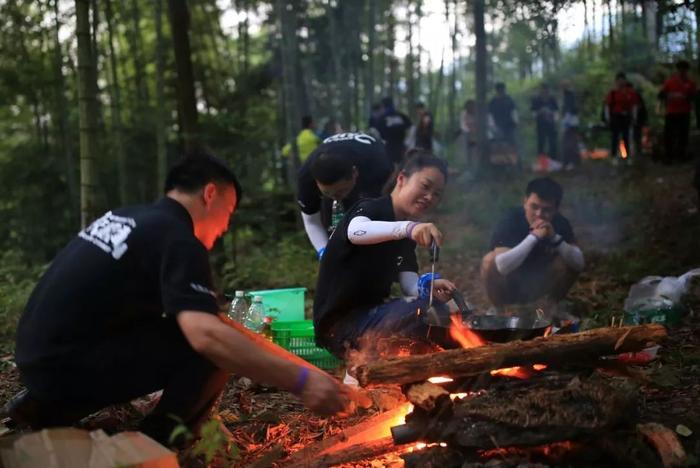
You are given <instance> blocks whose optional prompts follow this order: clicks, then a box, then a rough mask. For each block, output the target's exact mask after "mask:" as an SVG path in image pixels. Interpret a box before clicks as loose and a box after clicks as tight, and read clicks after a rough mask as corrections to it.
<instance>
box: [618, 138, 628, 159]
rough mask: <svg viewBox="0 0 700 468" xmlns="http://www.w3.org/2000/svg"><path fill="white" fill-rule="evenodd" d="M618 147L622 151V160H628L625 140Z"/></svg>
mask: <svg viewBox="0 0 700 468" xmlns="http://www.w3.org/2000/svg"><path fill="white" fill-rule="evenodd" d="M618 146H619V149H620V157H621V158H622V159H627V148H625V142H624V140H620V144H619V145H618Z"/></svg>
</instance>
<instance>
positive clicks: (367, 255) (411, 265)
mask: <svg viewBox="0 0 700 468" xmlns="http://www.w3.org/2000/svg"><path fill="white" fill-rule="evenodd" d="M356 216H366V217H367V218H369V219H371V220H372V221H396V219H395V217H394V208H393V206H392V204H391V198H390V197H382V198H376V199H372V200H369V199H367V200H361V201H360V202H358V203H357V204H356V205H354V206H353V207H352V208H351V209H350V210H349V212H348V213H347V214H346V215H345V217H344V218H343V220H342V221H341V222H340V225H339V226H338V228H337V229H336V230H335V232H334V233H333V235H332V236H331V237H330V239H329V241H328V246H327V247H326V252H325V253H324V255H323V258H322V259H321V270H320V272H319V275H318V282H317V284H316V296H315V298H314V325H315V326H316V330H317V333H319V332H320V333H323V331H324V330H326V329H327V328H328V327H329V326H331V325H332V324H333V323H334V322H335V321H336V320H338V319H339V318H342V317H343V316H347V315H349V314H351V313H356V312H357V311H362V310H363V309H368V308H371V307H374V306H376V305H379V304H381V303H382V302H384V300H385V299H387V298H388V297H389V294H390V291H391V285H392V283H394V282H396V281H398V276H399V272H401V271H418V262H417V260H416V252H415V250H416V243H415V242H413V241H412V240H409V239H401V240H395V241H389V242H381V243H379V244H372V245H354V244H351V243H350V241H349V240H348V235H347V231H348V224H350V220H352V219H353V218H355V217H356Z"/></svg>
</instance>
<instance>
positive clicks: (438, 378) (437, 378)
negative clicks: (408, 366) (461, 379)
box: [428, 377, 454, 384]
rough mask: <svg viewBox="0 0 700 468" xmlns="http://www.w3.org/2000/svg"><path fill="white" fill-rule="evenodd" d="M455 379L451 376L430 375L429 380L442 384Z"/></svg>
mask: <svg viewBox="0 0 700 468" xmlns="http://www.w3.org/2000/svg"><path fill="white" fill-rule="evenodd" d="M453 381H454V380H453V379H451V378H449V377H430V378H429V379H428V382H430V383H434V384H441V383H448V382H453Z"/></svg>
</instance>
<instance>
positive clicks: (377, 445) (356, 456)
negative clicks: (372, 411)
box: [285, 437, 408, 468]
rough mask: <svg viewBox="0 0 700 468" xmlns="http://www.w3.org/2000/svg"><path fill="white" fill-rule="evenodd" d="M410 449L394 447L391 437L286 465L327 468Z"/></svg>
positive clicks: (292, 467) (294, 467)
mask: <svg viewBox="0 0 700 468" xmlns="http://www.w3.org/2000/svg"><path fill="white" fill-rule="evenodd" d="M407 448H408V446H407V445H394V441H393V440H392V438H391V437H384V438H382V439H376V440H372V441H368V442H362V443H359V444H355V445H351V446H349V447H347V448H345V449H343V450H338V451H336V452H331V453H327V454H324V455H320V456H318V457H317V458H315V459H313V460H310V461H308V462H305V463H299V464H294V465H285V466H288V467H289V468H302V467H303V468H308V467H313V468H325V467H329V466H336V465H340V464H343V463H349V462H355V461H360V460H367V459H369V458H377V457H379V456H381V455H385V454H387V453H392V452H398V453H403V452H404V451H405V450H406V449H407Z"/></svg>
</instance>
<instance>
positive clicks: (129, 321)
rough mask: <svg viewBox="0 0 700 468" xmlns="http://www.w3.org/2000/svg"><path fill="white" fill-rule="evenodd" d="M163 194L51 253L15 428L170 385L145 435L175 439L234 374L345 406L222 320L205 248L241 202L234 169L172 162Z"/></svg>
mask: <svg viewBox="0 0 700 468" xmlns="http://www.w3.org/2000/svg"><path fill="white" fill-rule="evenodd" d="M165 192H166V196H165V198H163V199H162V200H160V201H159V202H157V203H155V204H153V205H147V206H135V207H127V208H121V209H118V210H114V211H109V212H107V213H106V214H105V215H103V216H102V217H100V218H99V219H97V220H96V221H94V222H93V223H92V224H91V225H90V226H88V227H87V228H86V229H84V230H82V231H80V233H79V234H78V235H77V236H76V237H75V238H74V239H73V240H71V241H70V242H69V243H68V245H67V246H66V247H65V248H64V249H63V250H62V251H61V252H60V253H59V254H58V255H57V257H56V258H55V259H54V261H53V262H52V264H51V266H50V267H49V269H48V270H47V271H46V273H45V274H44V275H43V277H42V278H41V279H40V281H39V283H38V284H37V286H36V288H35V289H34V292H33V293H32V295H31V297H30V299H29V302H28V303H27V306H26V308H25V311H24V314H23V315H22V317H21V319H20V322H19V326H18V329H17V346H16V361H17V367H18V368H19V372H20V376H21V379H22V382H23V383H24V385H25V386H26V387H27V390H25V391H23V392H21V393H20V394H19V395H17V396H16V397H15V398H14V399H13V400H11V401H10V402H9V403H8V404H7V405H6V407H5V413H6V414H7V415H9V416H10V417H11V418H12V420H14V422H15V423H16V424H17V425H19V426H29V427H31V428H33V429H40V428H44V427H51V426H64V425H70V424H74V423H76V422H77V421H78V420H80V419H81V418H82V417H84V416H87V415H89V414H90V413H92V412H95V411H96V410H99V409H101V408H103V407H105V406H108V405H111V404H115V403H123V402H127V401H129V400H131V399H133V398H136V397H139V396H142V395H145V394H148V393H151V392H154V391H157V390H159V389H163V395H162V397H161V399H160V401H159V403H158V405H157V406H156V408H155V409H154V410H153V411H152V413H151V414H150V415H148V416H147V417H146V418H145V419H144V420H143V422H142V427H141V430H142V431H143V432H145V433H146V434H148V435H150V436H151V437H153V438H154V439H156V440H158V441H159V442H161V443H164V444H169V442H170V441H169V437H170V435H171V434H172V433H173V429H174V428H175V426H176V425H177V424H179V423H178V420H179V421H182V422H184V424H186V425H187V426H188V427H189V428H190V430H192V431H193V432H196V431H197V429H198V427H199V425H200V424H201V422H203V420H205V419H206V418H207V417H208V415H209V412H210V409H211V407H212V405H213V404H214V402H215V401H216V399H217V398H218V395H219V394H220V393H221V391H222V389H223V387H224V385H225V384H226V382H227V381H228V375H229V373H230V372H235V373H240V374H242V375H247V376H249V377H251V378H252V379H254V380H258V381H264V382H267V383H270V384H273V385H276V386H278V387H280V388H283V389H287V390H292V391H294V392H295V393H297V394H298V395H299V396H300V398H301V399H302V401H303V402H304V403H305V404H306V405H307V406H309V407H310V408H312V409H315V410H318V411H320V412H325V413H333V412H336V411H339V410H340V409H341V408H342V406H343V396H342V395H343V390H342V387H340V386H339V385H338V384H337V383H336V382H335V381H334V380H333V379H331V378H330V377H329V376H327V375H326V374H322V373H320V372H315V371H311V372H310V371H309V370H308V369H307V368H305V367H299V366H298V365H296V364H293V363H290V362H289V361H287V360H285V359H284V358H281V357H278V356H276V355H273V354H271V353H269V352H267V351H266V350H264V349H263V348H260V347H258V346H256V345H255V344H254V343H253V342H252V341H251V340H250V339H249V338H247V337H246V336H245V335H243V334H242V333H241V332H239V331H237V330H236V329H234V328H233V327H231V326H229V325H227V324H226V323H225V322H224V321H223V320H222V319H221V318H220V317H219V316H218V315H217V313H218V311H219V307H218V303H217V297H216V293H215V292H214V291H213V289H214V287H213V284H212V279H211V272H210V269H209V260H208V254H207V251H208V250H210V249H211V248H212V246H213V245H214V242H215V241H216V239H217V238H218V237H219V236H221V235H222V234H223V233H224V232H225V231H226V230H227V228H228V224H229V218H230V217H231V215H232V213H233V211H234V210H235V208H236V206H237V205H238V203H239V200H240V197H241V191H240V188H239V185H238V182H237V180H236V178H235V176H234V174H233V173H232V172H231V170H230V169H229V168H228V167H227V166H226V165H225V163H223V162H222V161H220V160H219V159H217V158H215V157H213V156H210V155H207V154H197V155H195V156H192V157H189V158H186V159H185V160H183V161H182V162H180V163H179V164H178V165H176V166H175V167H173V169H172V170H171V171H170V173H169V175H168V179H167V181H166V184H165ZM181 442H182V441H181V440H178V441H176V443H178V444H179V443H181Z"/></svg>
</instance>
